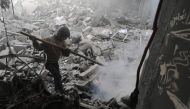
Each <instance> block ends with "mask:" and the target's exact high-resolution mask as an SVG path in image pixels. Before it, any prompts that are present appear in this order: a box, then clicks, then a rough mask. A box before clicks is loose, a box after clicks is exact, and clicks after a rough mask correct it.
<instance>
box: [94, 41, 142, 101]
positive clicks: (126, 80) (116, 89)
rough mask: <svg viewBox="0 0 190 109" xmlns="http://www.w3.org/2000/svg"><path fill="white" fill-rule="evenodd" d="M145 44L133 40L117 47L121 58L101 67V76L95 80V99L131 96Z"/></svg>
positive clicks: (117, 53) (117, 52)
mask: <svg viewBox="0 0 190 109" xmlns="http://www.w3.org/2000/svg"><path fill="white" fill-rule="evenodd" d="M144 47H145V44H140V42H139V41H137V40H136V41H131V42H128V43H127V44H125V45H122V46H121V47H120V48H119V49H117V50H116V51H115V52H116V55H118V56H119V60H114V61H111V62H109V63H106V65H105V66H104V67H101V68H100V69H99V73H100V75H99V78H98V79H97V80H95V81H94V84H95V87H94V89H95V93H94V98H95V99H101V100H109V99H111V98H112V97H116V98H117V99H120V98H121V97H124V96H129V95H130V94H131V92H132V91H133V90H134V88H135V83H136V71H137V67H138V64H139V62H140V59H141V56H142V53H143V50H144Z"/></svg>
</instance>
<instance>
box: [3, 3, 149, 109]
mask: <svg viewBox="0 0 190 109" xmlns="http://www.w3.org/2000/svg"><path fill="white" fill-rule="evenodd" d="M93 1H95V0H92V1H91V2H88V1H87V0H74V1H72V0H64V1H59V0H57V2H56V1H54V0H47V1H40V0H38V1H35V2H34V1H32V0H31V1H28V2H27V1H23V2H21V1H20V0H17V1H16V2H15V13H16V14H15V16H13V15H12V14H11V9H10V10H8V11H6V12H4V19H5V27H6V29H7V36H8V39H9V41H8V42H9V43H10V45H11V51H12V53H13V54H15V55H10V49H9V48H8V47H7V46H6V43H7V37H6V32H5V29H4V25H3V22H0V27H1V28H0V79H1V82H0V84H1V85H0V87H1V88H0V89H2V90H0V93H1V94H0V107H1V108H3V109H22V108H23V109H34V108H35V109H38V108H39V109H51V108H56V107H54V106H55V105H57V106H58V107H62V108H67V109H71V108H73V109H75V108H76V109H77V108H78V107H79V105H80V107H81V108H84V109H86V108H87V109H97V108H101V109H102V108H103V109H105V108H106V109H108V108H111V109H112V108H113V109H120V108H122V109H123V108H124V109H125V108H126V109H128V108H129V107H128V106H127V104H124V103H122V102H120V98H121V97H125V96H129V95H130V93H131V92H132V91H133V89H134V88H135V81H136V78H135V77H136V70H137V67H138V64H139V61H140V59H141V56H142V53H143V50H144V48H145V46H146V44H147V42H148V39H149V37H150V35H151V32H152V31H151V30H147V29H139V28H138V25H139V23H138V19H136V18H135V17H134V18H128V16H127V14H124V13H123V12H120V10H119V8H118V9H115V10H114V9H112V10H113V11H112V13H109V14H107V12H104V13H101V14H97V12H100V10H97V9H96V7H97V6H96V5H97V4H96V3H95V2H94V4H92V2H93ZM30 3H31V4H30ZM27 4H30V5H27ZM27 6H31V8H26V7H27ZM28 9H30V10H28ZM1 18H2V15H1ZM62 24H66V25H67V26H68V27H69V29H70V31H71V37H74V36H75V35H78V34H80V35H82V40H83V41H88V42H89V43H90V44H92V46H93V50H94V53H95V55H96V57H97V61H99V62H101V63H103V64H104V66H98V65H96V64H89V63H88V61H86V60H84V59H82V58H80V57H77V56H75V55H70V56H69V57H63V58H61V59H60V61H59V64H60V71H61V74H62V84H63V86H64V90H65V93H64V94H63V95H56V93H55V91H54V86H53V78H52V76H51V74H50V73H49V72H48V71H47V70H46V69H45V68H44V63H45V62H46V56H45V54H44V53H43V52H39V51H36V50H34V48H33V47H32V44H31V41H30V40H29V39H28V38H27V37H26V36H23V35H21V34H19V33H18V32H19V31H24V32H27V33H29V34H33V35H36V36H39V37H40V38H45V37H48V36H50V35H52V34H53V32H55V30H56V29H57V27H59V26H60V25H62ZM8 54H9V55H8ZM7 55H8V56H7ZM1 63H2V64H1ZM4 65H7V66H4ZM42 80H43V81H42Z"/></svg>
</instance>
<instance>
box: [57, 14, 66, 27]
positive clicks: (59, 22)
mask: <svg viewBox="0 0 190 109" xmlns="http://www.w3.org/2000/svg"><path fill="white" fill-rule="evenodd" d="M54 20H55V24H56V25H64V24H67V21H66V19H65V17H64V16H60V17H56V18H55V19H54Z"/></svg>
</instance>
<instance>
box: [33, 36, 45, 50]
mask: <svg viewBox="0 0 190 109" xmlns="http://www.w3.org/2000/svg"><path fill="white" fill-rule="evenodd" d="M32 43H33V46H34V48H35V49H37V50H40V51H41V50H43V49H44V43H39V42H38V41H37V40H34V39H32Z"/></svg>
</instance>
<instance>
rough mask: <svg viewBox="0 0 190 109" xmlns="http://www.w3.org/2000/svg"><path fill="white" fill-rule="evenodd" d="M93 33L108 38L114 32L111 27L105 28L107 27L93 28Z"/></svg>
mask: <svg viewBox="0 0 190 109" xmlns="http://www.w3.org/2000/svg"><path fill="white" fill-rule="evenodd" d="M92 34H93V35H94V36H100V37H102V38H108V37H110V35H111V34H113V32H112V31H111V30H110V29H105V28H100V27H97V28H93V31H92Z"/></svg>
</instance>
